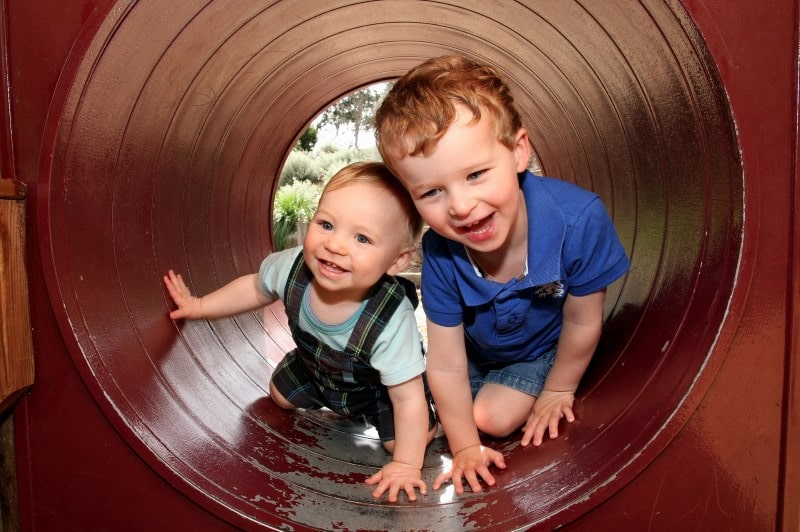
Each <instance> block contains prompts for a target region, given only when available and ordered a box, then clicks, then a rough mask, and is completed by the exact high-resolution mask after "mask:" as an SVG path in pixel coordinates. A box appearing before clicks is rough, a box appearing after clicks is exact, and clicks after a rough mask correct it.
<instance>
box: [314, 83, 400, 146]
mask: <svg viewBox="0 0 800 532" xmlns="http://www.w3.org/2000/svg"><path fill="white" fill-rule="evenodd" d="M383 97H384V95H383V94H382V93H380V92H378V90H376V89H375V88H372V87H366V88H363V89H361V90H358V91H355V92H353V93H350V94H348V95H347V96H345V97H344V98H342V99H341V100H339V101H338V102H336V103H335V104H333V105H332V106H330V107H328V109H327V110H326V111H325V112H324V113H322V116H321V117H320V119H319V127H323V126H325V125H326V124H332V125H333V126H334V127H335V128H336V131H337V132H338V131H339V128H341V127H342V126H347V125H350V124H352V126H353V145H354V146H355V147H356V149H358V137H359V135H360V134H361V132H362V131H369V130H370V129H371V128H372V120H373V117H374V116H375V110H376V109H377V106H378V104H379V103H380V102H381V100H382V99H383Z"/></svg>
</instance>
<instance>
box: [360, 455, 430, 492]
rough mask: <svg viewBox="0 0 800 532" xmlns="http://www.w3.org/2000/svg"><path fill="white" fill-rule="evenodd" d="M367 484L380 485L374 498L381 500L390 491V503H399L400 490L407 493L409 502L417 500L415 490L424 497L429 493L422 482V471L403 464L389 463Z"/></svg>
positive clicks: (370, 478) (369, 479)
mask: <svg viewBox="0 0 800 532" xmlns="http://www.w3.org/2000/svg"><path fill="white" fill-rule="evenodd" d="M366 483H367V484H370V485H372V484H377V485H378V487H377V488H375V491H373V492H372V496H373V497H375V498H376V499H379V498H380V497H381V495H383V494H384V493H385V492H386V491H387V490H388V491H389V502H397V494H398V493H399V492H400V490H403V491H405V492H406V495H407V496H408V500H409V501H416V500H417V493H416V492H415V491H414V488H418V489H419V492H420V493H421V494H422V495H426V494H427V493H428V486H427V485H426V484H425V482H424V481H423V480H422V471H421V470H420V469H419V468H417V467H414V466H412V465H408V464H404V463H402V462H394V461H392V462H389V463H388V464H386V465H385V466H383V468H382V469H381V470H380V471H378V472H377V473H375V474H374V475H372V476H371V477H369V478H368V479H367V480H366Z"/></svg>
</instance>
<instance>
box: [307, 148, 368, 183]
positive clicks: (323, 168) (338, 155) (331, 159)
mask: <svg viewBox="0 0 800 532" xmlns="http://www.w3.org/2000/svg"><path fill="white" fill-rule="evenodd" d="M356 161H380V155H379V154H378V150H377V149H375V148H372V149H369V150H355V149H351V150H338V151H328V152H320V153H319V154H318V155H317V159H316V162H317V165H318V166H319V169H320V174H321V176H322V177H321V182H322V183H327V182H328V180H329V179H330V178H331V177H333V174H335V173H336V172H338V171H339V170H341V169H342V168H343V167H345V166H347V165H348V164H350V163H353V162H356Z"/></svg>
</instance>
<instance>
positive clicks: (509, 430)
mask: <svg viewBox="0 0 800 532" xmlns="http://www.w3.org/2000/svg"><path fill="white" fill-rule="evenodd" d="M535 400H536V398H535V397H533V396H530V395H527V394H524V393H522V392H518V391H515V390H512V389H510V388H506V387H504V386H498V385H493V384H486V385H484V387H483V388H481V391H480V392H479V393H478V395H477V397H475V402H474V404H473V408H472V415H473V417H474V418H475V425H476V426H477V427H478V430H480V431H481V432H483V433H484V434H487V435H489V436H492V437H495V438H504V437H506V436H509V435H511V434H513V433H514V432H516V431H517V430H518V429H519V428H520V427H521V426H522V425H523V424H524V423H525V421H526V420H527V419H528V415H529V414H530V412H531V408H532V407H533V403H534V401H535Z"/></svg>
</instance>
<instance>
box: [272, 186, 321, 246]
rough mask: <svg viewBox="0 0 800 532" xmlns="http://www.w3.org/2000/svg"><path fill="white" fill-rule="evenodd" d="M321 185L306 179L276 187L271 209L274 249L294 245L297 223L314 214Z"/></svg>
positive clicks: (306, 219)
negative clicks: (273, 203) (276, 190)
mask: <svg viewBox="0 0 800 532" xmlns="http://www.w3.org/2000/svg"><path fill="white" fill-rule="evenodd" d="M320 192H321V187H320V186H319V185H315V184H312V183H309V182H307V181H297V182H295V183H292V184H291V185H284V186H282V187H280V188H278V192H277V193H276V194H275V205H274V206H273V209H272V221H273V225H272V227H273V231H274V234H275V249H276V250H281V249H286V248H288V247H291V246H293V245H295V243H299V242H297V239H296V238H295V234H296V231H297V223H298V222H299V221H301V220H305V221H308V220H310V219H311V218H312V217H313V216H314V211H315V210H316V208H317V203H319V196H320Z"/></svg>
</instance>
